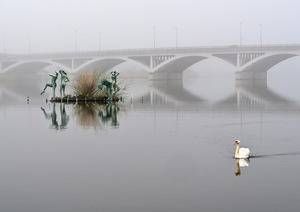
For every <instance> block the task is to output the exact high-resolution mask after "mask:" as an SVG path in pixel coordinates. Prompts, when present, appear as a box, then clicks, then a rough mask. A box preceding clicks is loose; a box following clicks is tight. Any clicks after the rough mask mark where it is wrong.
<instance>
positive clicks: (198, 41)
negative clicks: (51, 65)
mask: <svg viewBox="0 0 300 212" xmlns="http://www.w3.org/2000/svg"><path fill="white" fill-rule="evenodd" d="M299 8H300V1H299V0H285V1H284V0H1V1H0V35H1V37H0V38H1V39H0V40H1V42H0V52H3V51H4V50H5V52H6V53H28V52H32V53H34V52H60V51H74V50H75V34H77V50H78V51H81V50H83V51H84V50H98V49H99V32H101V34H100V37H101V49H103V50H107V49H128V48H152V47H153V43H154V42H153V40H154V39H153V37H154V35H153V34H154V33H153V32H154V26H156V27H155V35H156V36H155V38H156V39H155V40H156V47H157V48H159V47H175V45H176V28H177V33H178V46H206V45H234V44H239V42H240V26H242V37H243V44H259V43H260V29H261V28H262V35H263V36H262V40H263V43H264V44H273V43H274V44H285V43H291V44H292V43H300V25H299V24H298V21H299V20H300V13H299ZM241 22H242V24H240V23H241ZM260 24H261V25H260ZM261 26H262V27H261ZM75 31H77V33H75Z"/></svg>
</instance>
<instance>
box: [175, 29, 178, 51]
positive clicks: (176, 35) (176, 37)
mask: <svg viewBox="0 0 300 212" xmlns="http://www.w3.org/2000/svg"><path fill="white" fill-rule="evenodd" d="M175 39H176V40H175V41H176V43H175V44H176V48H177V47H178V28H177V27H175Z"/></svg>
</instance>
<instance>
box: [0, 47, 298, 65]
mask: <svg viewBox="0 0 300 212" xmlns="http://www.w3.org/2000/svg"><path fill="white" fill-rule="evenodd" d="M272 50H281V51H282V50H286V51H290V50H300V44H264V45H242V46H240V45H222V46H187V47H163V48H141V49H116V50H100V51H99V50H92V51H71V52H49V53H30V54H7V53H6V54H4V53H0V60H2V61H5V60H6V61H7V60H19V59H23V60H24V59H45V58H48V59H49V58H55V59H56V58H68V57H69V58H76V57H78V58H82V57H97V56H120V55H128V56H130V55H149V54H176V53H193V52H205V53H214V52H242V51H272Z"/></svg>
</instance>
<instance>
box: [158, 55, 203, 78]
mask: <svg viewBox="0 0 300 212" xmlns="http://www.w3.org/2000/svg"><path fill="white" fill-rule="evenodd" d="M207 58H208V57H205V56H199V55H198V56H197V55H192V56H183V57H174V58H172V59H170V60H167V61H165V62H163V63H161V64H159V65H158V66H157V67H156V68H155V71H154V73H153V75H154V76H153V78H158V79H160V78H176V79H177V78H178V79H181V78H182V74H183V71H184V70H186V69H187V68H188V67H190V66H192V65H194V64H196V63H198V62H200V61H202V60H205V59H207Z"/></svg>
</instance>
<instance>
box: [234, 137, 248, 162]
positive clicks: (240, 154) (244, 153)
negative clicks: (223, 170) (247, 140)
mask: <svg viewBox="0 0 300 212" xmlns="http://www.w3.org/2000/svg"><path fill="white" fill-rule="evenodd" d="M240 143H241V141H240V140H236V141H235V144H236V149H235V155H234V157H235V158H237V159H245V158H249V157H250V150H249V149H248V148H240Z"/></svg>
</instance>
